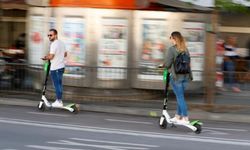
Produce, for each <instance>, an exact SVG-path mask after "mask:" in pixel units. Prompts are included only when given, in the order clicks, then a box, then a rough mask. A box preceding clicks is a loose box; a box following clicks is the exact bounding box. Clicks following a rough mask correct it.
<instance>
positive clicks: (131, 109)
mask: <svg viewBox="0 0 250 150" xmlns="http://www.w3.org/2000/svg"><path fill="white" fill-rule="evenodd" d="M152 104H154V105H152ZM0 105H14V106H26V107H34V109H35V110H37V105H38V99H27V98H26V99H22V98H3V97H2V98H0ZM161 108H162V104H160V102H159V101H154V100H151V101H148V104H147V103H145V101H144V102H142V104H139V103H135V104H134V103H133V102H131V101H122V103H119V102H117V103H115V102H108V103H106V102H98V101H95V102H93V101H89V102H87V101H85V102H83V103H81V104H80V110H81V112H84V111H92V112H104V113H118V114H128V115H139V116H148V117H159V116H161ZM249 112H250V110H249ZM169 113H170V114H171V115H173V114H174V109H173V108H170V111H169ZM189 114H190V117H191V119H200V120H213V121H229V122H244V123H250V114H247V113H244V114H242V113H234V112H227V113H225V112H224V113H218V112H217V113H214V112H208V111H204V110H195V109H191V110H190V111H189Z"/></svg>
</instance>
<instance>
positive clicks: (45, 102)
mask: <svg viewBox="0 0 250 150" xmlns="http://www.w3.org/2000/svg"><path fill="white" fill-rule="evenodd" d="M44 71H45V74H46V77H45V80H44V84H43V91H42V98H41V100H40V102H39V104H38V105H37V108H38V109H39V110H40V111H45V109H46V108H48V109H53V108H59V109H65V110H68V111H70V112H72V113H75V114H77V113H78V112H79V106H78V105H77V104H75V103H71V104H68V105H65V106H63V107H52V104H51V103H50V102H49V101H48V99H47V98H46V96H45V94H46V88H47V82H48V77H49V71H50V61H47V62H46V63H45V64H44Z"/></svg>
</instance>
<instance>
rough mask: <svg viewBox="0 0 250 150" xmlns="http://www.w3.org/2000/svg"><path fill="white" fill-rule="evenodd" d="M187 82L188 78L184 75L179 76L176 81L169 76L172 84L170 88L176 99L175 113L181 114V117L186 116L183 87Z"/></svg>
mask: <svg viewBox="0 0 250 150" xmlns="http://www.w3.org/2000/svg"><path fill="white" fill-rule="evenodd" d="M187 84H188V79H187V78H185V77H183V78H180V79H178V80H177V81H175V80H174V79H173V77H172V76H170V85H171V86H172V89H173V91H174V94H175V96H176V99H177V109H176V111H177V112H176V113H177V115H179V116H182V117H187V116H188V113H187V104H186V101H185V97H184V91H185V88H186V87H187Z"/></svg>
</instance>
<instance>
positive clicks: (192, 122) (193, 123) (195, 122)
mask: <svg viewBox="0 0 250 150" xmlns="http://www.w3.org/2000/svg"><path fill="white" fill-rule="evenodd" d="M190 124H191V125H192V126H194V125H195V124H199V125H202V124H203V123H202V122H200V120H194V121H191V122H190Z"/></svg>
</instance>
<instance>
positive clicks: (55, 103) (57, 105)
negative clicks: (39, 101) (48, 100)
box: [52, 100, 63, 107]
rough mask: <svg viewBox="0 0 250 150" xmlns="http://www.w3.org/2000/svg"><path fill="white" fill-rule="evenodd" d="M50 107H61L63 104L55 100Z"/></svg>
mask: <svg viewBox="0 0 250 150" xmlns="http://www.w3.org/2000/svg"><path fill="white" fill-rule="evenodd" d="M52 107H63V102H62V101H59V100H56V101H55V102H54V103H52Z"/></svg>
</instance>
